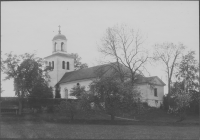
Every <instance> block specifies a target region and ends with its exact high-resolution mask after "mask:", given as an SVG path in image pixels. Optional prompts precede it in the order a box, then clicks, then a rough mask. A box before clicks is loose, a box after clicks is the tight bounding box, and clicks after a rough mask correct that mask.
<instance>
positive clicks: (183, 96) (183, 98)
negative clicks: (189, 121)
mask: <svg viewBox="0 0 200 140" xmlns="http://www.w3.org/2000/svg"><path fill="white" fill-rule="evenodd" d="M194 55H195V52H194V51H189V52H188V53H187V54H186V55H185V56H183V57H182V60H181V62H180V64H179V69H178V72H177V74H176V77H177V81H176V82H175V83H174V84H173V87H172V96H173V98H174V102H175V105H174V107H173V108H172V111H174V112H175V113H177V114H178V115H180V118H181V119H180V120H181V121H182V120H183V119H184V115H185V113H186V111H190V112H191V110H192V108H196V109H197V110H198V109H199V104H198V102H199V101H200V98H199V94H198V93H199V91H198V90H199V79H198V78H199V74H198V72H199V64H198V63H197V61H196V60H195V58H194ZM170 105H171V104H170ZM197 110H196V111H195V112H199V111H197Z"/></svg>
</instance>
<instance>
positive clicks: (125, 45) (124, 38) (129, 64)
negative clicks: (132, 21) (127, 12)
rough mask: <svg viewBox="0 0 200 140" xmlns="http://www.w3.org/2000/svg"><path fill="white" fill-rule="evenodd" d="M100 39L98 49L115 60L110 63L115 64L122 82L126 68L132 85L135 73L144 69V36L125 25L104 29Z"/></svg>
mask: <svg viewBox="0 0 200 140" xmlns="http://www.w3.org/2000/svg"><path fill="white" fill-rule="evenodd" d="M101 41H102V47H100V48H99V51H100V52H101V53H102V54H103V55H104V56H105V57H107V58H109V60H111V61H114V62H117V63H111V64H114V65H115V67H114V68H115V69H116V70H117V72H118V73H119V74H120V77H121V78H120V79H121V81H122V82H123V80H124V74H127V73H125V71H124V68H126V69H127V70H128V71H129V75H131V83H132V85H133V84H134V81H135V80H136V76H137V74H142V72H141V71H143V70H144V69H145V67H144V64H145V63H146V62H147V60H148V58H149V57H148V53H147V51H145V50H144V49H143V48H142V44H143V42H144V38H143V37H142V35H141V34H140V32H139V31H135V30H133V29H130V28H128V27H127V26H126V25H122V26H114V27H113V28H108V29H107V30H106V34H105V36H104V37H103V38H102V40H101ZM111 61H109V63H110V62H111ZM107 62H108V61H107ZM122 65H123V67H122Z"/></svg>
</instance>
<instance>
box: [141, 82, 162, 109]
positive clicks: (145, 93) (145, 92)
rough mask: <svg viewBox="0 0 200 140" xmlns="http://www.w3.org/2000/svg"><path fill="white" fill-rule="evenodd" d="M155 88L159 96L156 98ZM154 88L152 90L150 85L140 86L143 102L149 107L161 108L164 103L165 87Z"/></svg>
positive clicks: (155, 86)
mask: <svg viewBox="0 0 200 140" xmlns="http://www.w3.org/2000/svg"><path fill="white" fill-rule="evenodd" d="M154 88H157V96H154ZM154 88H151V87H150V85H149V84H143V85H138V89H139V91H140V92H141V96H142V101H144V102H147V103H148V105H149V106H153V107H160V105H161V103H162V102H163V96H164V86H157V85H154ZM156 101H157V102H158V103H156Z"/></svg>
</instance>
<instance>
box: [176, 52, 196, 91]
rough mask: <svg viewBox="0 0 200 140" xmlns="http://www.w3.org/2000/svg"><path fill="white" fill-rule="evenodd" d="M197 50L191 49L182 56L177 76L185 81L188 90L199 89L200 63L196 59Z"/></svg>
mask: <svg viewBox="0 0 200 140" xmlns="http://www.w3.org/2000/svg"><path fill="white" fill-rule="evenodd" d="M194 55H195V52H194V51H189V52H188V53H187V54H186V55H185V56H183V57H182V60H181V63H180V65H179V69H178V72H177V74H176V77H177V79H178V80H179V81H183V80H184V82H185V85H184V86H186V87H185V88H186V90H188V89H190V90H199V63H198V62H197V60H195V57H194Z"/></svg>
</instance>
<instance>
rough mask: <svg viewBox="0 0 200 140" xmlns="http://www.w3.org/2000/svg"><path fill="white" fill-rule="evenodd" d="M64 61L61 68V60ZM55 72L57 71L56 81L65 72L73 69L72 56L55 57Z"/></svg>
mask: <svg viewBox="0 0 200 140" xmlns="http://www.w3.org/2000/svg"><path fill="white" fill-rule="evenodd" d="M63 61H65V69H63V68H62V62H63ZM67 62H69V64H70V66H69V68H70V69H69V70H67ZM57 67H58V69H57V73H58V75H57V76H58V81H60V79H61V78H62V77H63V75H64V74H65V73H66V72H70V71H74V60H73V59H72V58H67V57H57Z"/></svg>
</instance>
